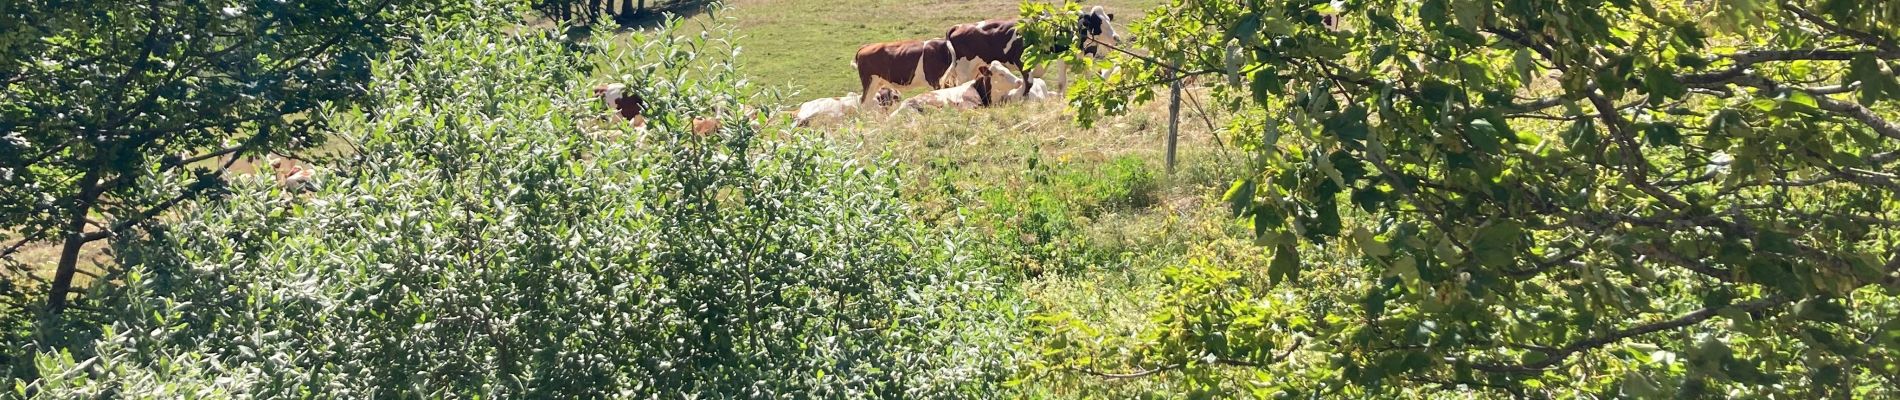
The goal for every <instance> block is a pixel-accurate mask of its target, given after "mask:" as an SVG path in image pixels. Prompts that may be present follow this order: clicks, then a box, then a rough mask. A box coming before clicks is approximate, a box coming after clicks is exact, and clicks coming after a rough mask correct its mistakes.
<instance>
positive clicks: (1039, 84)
mask: <svg viewBox="0 0 1900 400" xmlns="http://www.w3.org/2000/svg"><path fill="white" fill-rule="evenodd" d="M989 67H990V72H991V73H993V74H996V76H995V77H994V78H991V79H994V80H995V81H999V82H1011V84H1009V85H1008V86H1009V87H1017V86H1023V87H1027V89H1025V90H1023V91H1020V92H1019V91H1009V92H1005V93H1003V95H1002V96H1001V97H998V98H999V99H1002V101H1005V102H1009V101H1018V100H1026V101H1031V102H1039V101H1044V100H1049V99H1053V98H1057V97H1060V96H1061V94H1059V93H1054V92H1050V91H1049V85H1048V83H1046V82H1043V80H1042V78H1029V79H1023V78H1022V77H1020V76H1016V74H1015V73H1012V72H1009V68H1006V67H1004V66H1003V63H1002V62H1000V61H991V62H990V65H989ZM998 86H1002V85H998Z"/></svg>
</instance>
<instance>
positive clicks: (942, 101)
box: [891, 62, 1021, 117]
mask: <svg viewBox="0 0 1900 400" xmlns="http://www.w3.org/2000/svg"><path fill="white" fill-rule="evenodd" d="M990 64H991V65H981V66H977V67H976V79H972V80H970V81H969V82H964V83H963V84H962V85H957V86H951V87H948V88H943V89H937V90H933V91H930V92H927V93H924V94H920V95H917V96H915V97H911V98H910V99H908V100H904V104H902V105H900V106H898V107H897V110H895V111H892V112H891V116H893V117H895V116H897V115H898V114H902V113H903V112H904V110H917V111H923V110H925V109H932V108H954V109H960V110H968V109H974V108H977V107H989V106H990V105H991V104H995V100H996V99H997V96H998V95H999V94H1001V93H1008V92H1009V91H1012V90H1015V89H1016V88H1015V85H1017V84H1020V82H1021V80H1016V81H1013V82H1012V81H1009V80H1006V79H996V74H995V73H993V72H992V71H994V70H996V69H998V68H1003V65H1002V63H1000V62H991V63H990Z"/></svg>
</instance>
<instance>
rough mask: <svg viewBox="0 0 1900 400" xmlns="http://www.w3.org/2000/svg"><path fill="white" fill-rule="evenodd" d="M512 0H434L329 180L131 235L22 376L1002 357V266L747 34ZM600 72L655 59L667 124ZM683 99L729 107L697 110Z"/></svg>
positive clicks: (277, 385) (980, 381) (453, 387)
mask: <svg viewBox="0 0 1900 400" xmlns="http://www.w3.org/2000/svg"><path fill="white" fill-rule="evenodd" d="M506 11H512V10H503V12H497V13H479V14H478V15H477V16H475V17H449V16H445V17H441V18H432V19H431V20H430V21H427V23H425V24H423V28H422V29H421V30H420V31H419V32H417V33H416V35H417V37H416V38H415V41H414V44H413V45H412V46H402V47H400V48H398V49H396V50H393V51H391V52H388V53H386V54H384V55H382V56H379V57H378V59H379V61H377V62H376V63H375V64H374V67H372V68H371V71H370V73H371V80H370V81H371V82H372V83H371V84H370V85H369V86H368V88H367V89H368V90H367V93H368V98H366V99H363V100H362V101H361V103H360V105H358V106H355V107H348V108H338V109H330V110H324V111H322V112H324V113H327V115H324V116H323V117H324V118H326V119H328V120H329V121H330V125H329V126H331V127H333V131H331V132H329V133H330V134H332V135H335V136H334V139H335V140H338V141H340V142H342V143H346V144H348V145H349V146H350V147H351V151H350V152H348V153H347V154H346V155H343V156H341V157H339V158H338V159H336V160H333V161H332V162H331V163H329V164H328V165H330V166H331V167H332V168H330V169H327V170H326V172H328V173H326V174H324V175H321V179H322V180H323V184H322V185H320V187H321V188H320V189H318V190H317V191H315V192H313V193H308V194H303V195H298V194H296V193H286V192H283V191H281V190H279V189H277V188H276V186H274V185H272V184H271V182H268V181H267V180H265V179H240V180H237V181H235V182H233V184H232V185H231V186H230V187H229V189H228V190H229V194H228V195H227V196H225V197H224V198H223V199H222V200H221V201H219V202H216V203H208V204H203V205H201V206H197V207H190V208H186V209H180V210H177V211H176V213H177V214H178V215H177V216H176V218H167V219H165V220H166V221H167V222H166V223H164V224H162V225H154V226H153V227H152V229H149V230H148V231H146V232H144V233H145V234H144V235H141V236H140V237H138V238H137V240H130V241H127V242H126V243H123V244H121V245H120V246H119V247H120V249H119V252H118V254H117V258H118V260H119V262H121V263H123V265H124V266H125V267H124V268H125V270H126V272H125V273H124V274H123V275H122V276H123V278H122V279H120V280H119V281H118V282H114V284H109V285H98V286H96V287H95V289H94V291H92V292H90V293H88V296H87V297H86V298H85V300H86V304H88V305H90V306H91V307H88V310H80V311H69V312H68V313H65V314H63V315H60V316H51V317H47V318H48V319H47V320H44V322H42V323H47V324H55V323H58V324H63V325H61V326H59V327H58V328H46V327H43V328H44V330H42V332H47V331H53V330H54V329H58V332H61V333H62V336H63V337H49V336H33V337H27V338H17V337H16V338H14V339H12V340H10V342H9V343H8V348H10V349H23V350H35V352H36V353H37V356H36V355H35V354H34V353H28V354H24V356H26V357H36V358H37V359H35V360H31V361H30V362H27V361H25V360H22V361H20V362H13V363H11V365H10V366H9V367H11V368H18V369H20V370H15V371H13V373H12V375H13V376H16V377H21V378H28V380H26V381H22V382H21V383H22V385H21V386H20V388H21V390H23V392H22V393H16V394H27V395H38V396H45V397H52V398H71V397H94V396H104V395H112V394H115V393H116V394H136V395H139V396H155V397H170V396H185V395H195V396H196V395H211V396H218V397H224V396H237V397H253V396H256V397H296V396H303V395H309V394H317V393H321V394H324V395H326V396H343V397H390V396H426V397H437V396H454V397H477V396H479V397H571V396H582V395H584V396H603V395H616V396H631V395H636V394H640V393H728V394H732V395H746V396H777V395H782V394H810V395H818V396H822V397H891V396H910V397H943V396H959V395H958V394H959V393H962V394H963V395H970V394H974V393H990V392H994V391H995V390H997V389H996V387H997V386H998V385H1000V384H1001V382H1003V381H1004V380H1005V379H1006V378H1007V373H1006V370H1004V369H1003V368H1004V367H1006V365H1003V363H1001V362H1000V360H999V358H998V357H1000V355H999V354H997V353H996V350H998V349H1001V347H1000V346H998V345H997V344H998V343H1000V342H999V341H1000V340H1003V339H1002V338H1007V337H1014V336H1015V335H1013V334H1007V333H1006V332H1002V331H999V330H1001V329H1007V326H1006V325H997V324H1009V321H1010V320H1011V318H1007V317H1002V316H997V315H992V314H990V311H984V310H988V309H992V308H981V307H979V306H985V305H992V304H993V305H1004V304H1003V303H996V302H994V301H993V299H992V296H994V295H995V294H996V293H997V291H996V290H994V288H990V287H987V286H986V285H993V284H994V282H993V280H992V279H989V278H986V276H987V273H988V272H987V271H985V270H982V269H978V268H977V267H979V266H978V265H976V264H973V263H971V262H970V261H969V259H968V258H967V257H963V256H960V255H958V254H956V253H955V252H954V251H953V249H950V248H946V247H944V246H945V243H952V242H954V241H955V240H954V238H951V237H946V236H943V235H941V234H939V233H937V232H934V231H931V230H928V229H924V227H923V226H921V225H918V224H915V223H911V222H908V221H907V220H906V219H905V217H906V211H905V210H906V206H905V205H904V204H903V203H902V202H901V201H899V200H898V198H897V197H895V196H894V195H893V192H894V190H895V189H894V185H895V184H896V183H895V181H894V177H893V176H892V175H891V174H889V173H887V172H881V171H880V169H878V168H867V167H866V166H863V165H861V164H857V163H855V162H854V161H851V160H852V159H851V158H850V157H848V156H844V155H841V154H839V153H837V152H836V151H835V150H833V149H832V148H831V147H830V146H829V145H826V144H825V143H823V142H820V141H815V140H812V139H810V138H806V137H798V136H784V135H766V134H765V132H766V131H765V130H762V129H761V126H760V125H758V124H757V123H756V121H748V120H746V119H745V117H744V116H742V114H740V113H739V112H738V110H740V109H741V107H740V104H742V103H743V102H751V101H762V100H761V99H760V98H759V97H760V96H770V95H771V93H769V92H759V91H758V90H757V89H755V88H752V87H750V86H749V85H747V84H746V83H745V82H744V79H743V76H741V75H738V74H737V73H736V71H734V70H733V69H731V68H729V67H728V66H726V65H723V64H718V63H716V62H714V61H709V59H716V57H702V56H701V54H710V53H712V52H717V51H729V50H730V49H729V48H725V47H722V45H720V44H719V42H718V41H716V40H711V41H709V40H707V39H692V40H688V39H682V38H680V37H679V36H677V35H673V34H671V32H670V31H661V32H655V33H654V34H652V35H642V36H638V37H637V39H636V42H634V43H630V44H624V45H621V44H616V43H615V42H613V41H611V40H608V38H613V36H612V35H609V34H607V33H608V32H604V31H603V32H599V33H600V34H599V35H596V36H597V37H600V38H601V39H599V40H593V41H587V42H581V43H575V42H571V41H568V40H566V38H565V37H559V36H553V35H549V34H547V33H544V32H538V31H527V32H513V31H514V29H511V27H512V26H513V22H511V19H507V18H502V17H501V16H505V15H513V14H509V13H507V12H506ZM717 58H723V57H717ZM597 69H598V70H597ZM593 76H615V77H624V78H622V79H638V80H639V81H641V82H646V84H647V85H648V86H647V87H648V88H650V89H649V90H650V92H648V94H649V97H648V101H649V102H650V103H651V104H654V109H655V110H658V111H657V113H656V114H655V115H654V119H653V121H654V123H655V125H656V126H654V127H652V129H651V130H649V131H646V132H644V133H636V132H634V131H631V130H630V127H627V126H621V125H618V124H612V123H608V122H607V121H605V120H604V119H603V118H600V117H598V115H601V114H600V109H599V106H598V105H597V101H595V100H593V99H591V98H589V97H587V96H588V92H589V90H588V89H589V88H590V85H589V82H590V81H592V80H593V78H592V77H593ZM687 115H695V116H708V115H710V116H718V117H719V118H721V119H724V120H725V121H728V123H726V124H725V125H726V126H725V128H723V129H722V130H721V131H719V132H718V133H716V134H713V135H707V136H699V135H693V134H691V133H686V130H685V129H684V127H682V126H681V125H680V124H679V123H678V121H679V118H683V116H687ZM768 117H769V116H768ZM91 310H97V311H96V312H95V311H91ZM998 310H1000V309H998ZM8 317H9V318H20V317H22V315H21V313H10V314H9V315H8ZM94 321H97V322H94ZM88 329H91V330H93V332H91V333H88V332H86V331H87V330H88ZM986 336H994V337H995V339H989V340H988V342H987V343H989V344H988V345H987V346H988V347H987V348H986V347H984V346H986V344H985V342H977V343H965V342H964V341H965V339H966V338H979V339H980V338H983V337H986ZM952 348H954V349H959V350H957V351H955V352H951V351H946V349H952ZM9 356H21V354H13V353H11V351H10V353H9ZM34 377H36V378H37V379H32V378H34Z"/></svg>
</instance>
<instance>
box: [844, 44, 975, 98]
mask: <svg viewBox="0 0 1900 400" xmlns="http://www.w3.org/2000/svg"><path fill="white" fill-rule="evenodd" d="M956 58H957V51H956V48H955V47H954V46H951V45H950V41H948V40H943V39H930V40H900V41H895V42H884V43H872V44H867V45H864V46H860V47H858V54H857V56H856V57H853V58H852V61H851V66H852V67H855V68H857V69H858V84H859V85H860V86H862V89H863V90H864V91H863V92H860V93H877V90H878V89H880V88H886V87H888V88H891V90H899V91H901V90H903V89H910V88H917V87H925V86H928V87H930V88H931V89H942V88H943V87H945V86H949V85H952V84H953V83H951V82H948V81H947V80H944V79H943V77H944V72H947V71H948V70H949V69H950V63H952V62H954V61H955V60H956ZM871 99H872V98H870V97H863V98H861V99H859V103H860V104H862V103H867V102H870V101H871Z"/></svg>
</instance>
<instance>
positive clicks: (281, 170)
mask: <svg viewBox="0 0 1900 400" xmlns="http://www.w3.org/2000/svg"><path fill="white" fill-rule="evenodd" d="M269 161H270V168H271V170H272V171H276V173H277V188H278V189H282V190H283V191H285V192H288V193H303V192H311V191H316V190H317V185H316V180H315V178H316V174H315V172H314V171H311V170H310V169H308V168H304V167H303V165H300V164H298V163H297V160H293V159H287V158H278V157H276V156H271V157H269Z"/></svg>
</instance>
